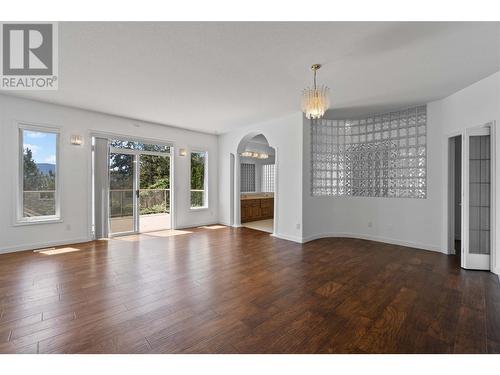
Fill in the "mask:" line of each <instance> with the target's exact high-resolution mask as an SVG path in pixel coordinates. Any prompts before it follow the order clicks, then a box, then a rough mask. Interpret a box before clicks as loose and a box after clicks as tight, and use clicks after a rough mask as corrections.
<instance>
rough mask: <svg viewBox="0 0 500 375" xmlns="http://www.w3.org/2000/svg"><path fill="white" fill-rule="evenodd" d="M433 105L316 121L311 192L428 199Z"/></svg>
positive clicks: (312, 125)
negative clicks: (428, 146) (429, 111)
mask: <svg viewBox="0 0 500 375" xmlns="http://www.w3.org/2000/svg"><path fill="white" fill-rule="evenodd" d="M426 133H427V107H426V106H425V105H424V106H419V107H414V108H409V109H406V110H402V111H397V112H391V113H385V114H381V115H374V116H369V117H366V118H362V119H357V120H329V119H321V120H314V121H312V123H311V194H312V195H313V196H358V197H388V198H426V196H427V188H426V186H427V180H426V174H427V169H426V155H427V149H426V144H427V138H426V137H427V135H426Z"/></svg>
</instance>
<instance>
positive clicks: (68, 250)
mask: <svg viewBox="0 0 500 375" xmlns="http://www.w3.org/2000/svg"><path fill="white" fill-rule="evenodd" d="M80 250H81V249H77V248H76V247H61V248H58V249H56V248H55V247H50V248H47V249H40V250H33V252H34V253H40V254H43V255H58V254H65V253H73V252H75V251H80Z"/></svg>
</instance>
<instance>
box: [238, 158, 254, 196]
mask: <svg viewBox="0 0 500 375" xmlns="http://www.w3.org/2000/svg"><path fill="white" fill-rule="evenodd" d="M240 177H241V178H240V192H242V193H248V192H254V191H255V164H250V163H241V170H240Z"/></svg>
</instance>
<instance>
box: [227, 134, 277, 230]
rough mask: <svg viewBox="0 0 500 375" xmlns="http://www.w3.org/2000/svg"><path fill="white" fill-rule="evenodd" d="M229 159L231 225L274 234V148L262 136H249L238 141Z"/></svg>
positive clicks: (275, 197) (275, 201) (275, 203)
mask: <svg viewBox="0 0 500 375" xmlns="http://www.w3.org/2000/svg"><path fill="white" fill-rule="evenodd" d="M230 157H231V163H230V165H231V167H232V173H231V175H232V189H231V191H232V194H231V197H230V199H231V201H232V204H231V213H232V224H233V226H235V227H240V226H245V227H248V228H251V229H255V230H260V231H263V232H268V233H271V234H275V233H277V222H278V220H277V200H278V196H277V191H278V189H277V182H278V179H277V175H278V173H277V172H278V163H277V161H278V155H277V150H276V148H274V147H272V146H270V145H269V142H268V140H267V138H266V137H265V136H264V135H263V134H261V133H250V134H247V135H246V136H245V137H243V138H242V139H241V141H240V142H239V144H238V147H237V149H236V152H235V154H231V156H230ZM233 158H234V161H233Z"/></svg>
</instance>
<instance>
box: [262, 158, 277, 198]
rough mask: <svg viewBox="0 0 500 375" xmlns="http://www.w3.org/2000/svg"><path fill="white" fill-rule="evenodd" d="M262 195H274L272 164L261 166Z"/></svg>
mask: <svg viewBox="0 0 500 375" xmlns="http://www.w3.org/2000/svg"><path fill="white" fill-rule="evenodd" d="M261 191H262V192H263V193H274V164H263V165H262V184H261Z"/></svg>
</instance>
